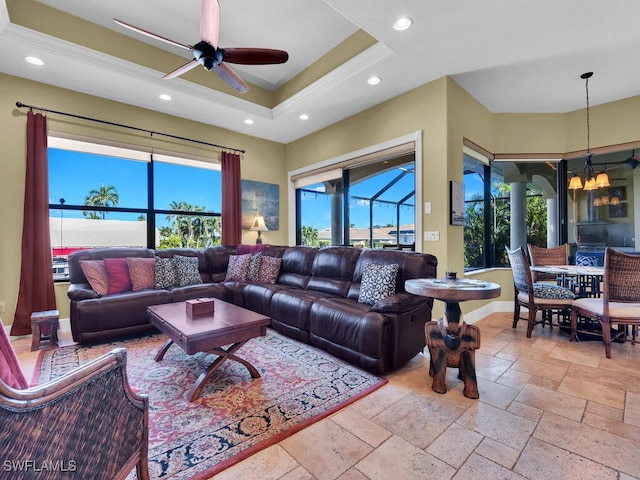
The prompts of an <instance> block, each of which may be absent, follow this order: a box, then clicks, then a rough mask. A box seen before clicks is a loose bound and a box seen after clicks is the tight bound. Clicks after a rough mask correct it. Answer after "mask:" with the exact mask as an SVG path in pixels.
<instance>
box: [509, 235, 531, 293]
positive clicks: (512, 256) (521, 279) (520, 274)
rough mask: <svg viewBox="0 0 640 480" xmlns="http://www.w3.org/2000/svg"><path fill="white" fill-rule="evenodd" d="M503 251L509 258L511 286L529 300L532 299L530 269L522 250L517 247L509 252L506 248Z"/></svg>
mask: <svg viewBox="0 0 640 480" xmlns="http://www.w3.org/2000/svg"><path fill="white" fill-rule="evenodd" d="M505 249H506V251H507V255H508V256H509V263H510V264H511V271H512V272H513V284H514V285H515V287H516V290H517V291H518V292H519V293H525V294H528V295H529V298H531V297H533V279H532V277H531V268H530V266H529V260H528V259H527V255H526V254H525V253H524V249H523V248H522V247H518V248H516V249H515V250H509V249H508V248H506V247H505ZM516 294H517V293H516Z"/></svg>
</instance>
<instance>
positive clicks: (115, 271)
mask: <svg viewBox="0 0 640 480" xmlns="http://www.w3.org/2000/svg"><path fill="white" fill-rule="evenodd" d="M103 262H104V268H105V270H106V271H107V278H108V279H109V295H111V294H114V293H122V292H130V291H131V290H132V289H133V285H132V284H131V277H130V276H129V267H128V266H127V259H126V258H105V259H104V260H103Z"/></svg>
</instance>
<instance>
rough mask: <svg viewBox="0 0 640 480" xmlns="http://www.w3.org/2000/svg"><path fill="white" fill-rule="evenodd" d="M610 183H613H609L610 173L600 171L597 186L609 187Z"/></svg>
mask: <svg viewBox="0 0 640 480" xmlns="http://www.w3.org/2000/svg"><path fill="white" fill-rule="evenodd" d="M609 185H611V184H610V183H609V175H607V174H606V173H604V172H600V173H599V174H598V176H597V177H596V187H598V188H603V187H608V186H609Z"/></svg>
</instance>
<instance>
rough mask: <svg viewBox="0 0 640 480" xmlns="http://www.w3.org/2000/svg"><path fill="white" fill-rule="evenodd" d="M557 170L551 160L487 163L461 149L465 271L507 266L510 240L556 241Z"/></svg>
mask: <svg viewBox="0 0 640 480" xmlns="http://www.w3.org/2000/svg"><path fill="white" fill-rule="evenodd" d="M557 175H558V169H557V164H556V163H553V162H547V161H518V162H513V161H492V162H490V163H489V162H488V161H487V162H485V161H482V160H480V159H479V158H474V157H473V156H471V155H469V154H468V152H467V153H465V155H464V185H465V224H464V265H465V269H466V270H472V269H477V268H485V267H494V266H508V265H509V261H508V258H507V255H506V250H505V248H506V247H508V248H511V245H512V244H514V245H522V246H526V244H527V243H532V244H534V245H538V246H542V247H546V246H554V245H557V242H558V239H559V236H558V225H559V222H558V221H557V218H558V217H559V215H558V207H557V196H558V193H557V192H556V185H557ZM549 219H551V221H549ZM514 235H515V238H514Z"/></svg>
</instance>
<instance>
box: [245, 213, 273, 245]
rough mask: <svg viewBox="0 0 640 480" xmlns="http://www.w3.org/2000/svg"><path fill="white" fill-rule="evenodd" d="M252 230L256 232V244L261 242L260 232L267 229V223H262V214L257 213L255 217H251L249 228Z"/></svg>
mask: <svg viewBox="0 0 640 480" xmlns="http://www.w3.org/2000/svg"><path fill="white" fill-rule="evenodd" d="M249 230H251V231H252V232H258V238H256V244H260V243H262V237H261V236H260V234H261V233H262V232H268V231H269V229H268V228H267V225H266V224H265V223H264V216H262V215H260V214H258V215H256V218H254V219H253V223H252V224H251V228H250V229H249Z"/></svg>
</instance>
